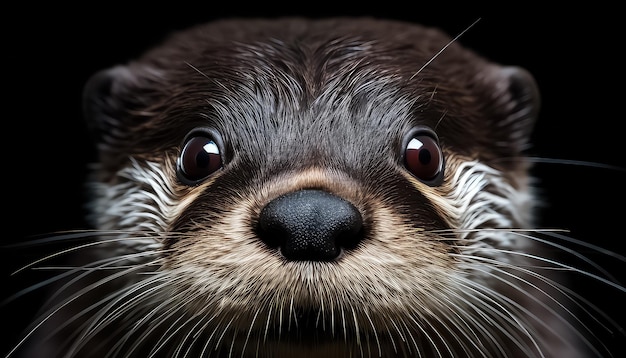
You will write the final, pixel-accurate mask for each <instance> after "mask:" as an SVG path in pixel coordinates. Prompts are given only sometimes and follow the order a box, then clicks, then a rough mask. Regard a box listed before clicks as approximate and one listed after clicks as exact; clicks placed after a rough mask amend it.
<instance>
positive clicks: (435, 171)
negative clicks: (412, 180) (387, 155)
mask: <svg viewBox="0 0 626 358" xmlns="http://www.w3.org/2000/svg"><path fill="white" fill-rule="evenodd" d="M402 156H403V158H404V166H405V167H406V169H407V170H408V171H409V172H410V173H411V174H413V176H414V177H416V178H417V179H419V180H420V181H421V182H423V183H425V184H428V185H431V186H434V185H439V184H440V183H441V181H442V179H443V171H444V157H443V152H442V150H441V146H440V145H439V141H438V139H437V136H436V135H435V133H434V132H433V131H432V130H430V129H428V128H425V127H417V128H415V129H413V130H412V131H411V132H410V133H409V135H407V136H406V137H405V142H404V152H403V154H402Z"/></svg>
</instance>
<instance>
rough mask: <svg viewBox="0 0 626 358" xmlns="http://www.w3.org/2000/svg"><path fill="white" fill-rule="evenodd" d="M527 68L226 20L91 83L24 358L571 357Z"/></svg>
mask: <svg viewBox="0 0 626 358" xmlns="http://www.w3.org/2000/svg"><path fill="white" fill-rule="evenodd" d="M539 106H540V99H539V91H538V88H537V85H536V83H535V81H534V79H533V77H532V75H531V74H530V73H529V72H527V71H526V70H524V69H522V68H519V67H515V66H508V65H502V64H498V63H494V62H491V61H490V60H488V59H486V58H483V57H482V56H480V55H479V54H477V53H475V52H473V51H471V50H470V49H467V48H465V47H463V46H462V45H461V44H460V43H459V41H458V40H457V39H455V38H452V37H451V36H449V35H447V34H445V33H443V32H442V31H440V30H438V29H434V28H428V27H424V26H420V25H418V24H413V23H406V22H400V21H393V20H383V19H374V18H328V19H316V20H312V19H306V18H295V17H287V18H277V19H224V20H217V21H213V22H210V23H207V24H202V25H197V26H194V27H192V28H190V29H187V30H183V31H180V32H177V33H174V34H172V35H171V36H170V37H168V38H167V39H166V40H165V41H164V42H163V43H162V44H160V45H158V46H156V47H154V48H153V49H151V50H149V51H147V52H146V53H145V54H144V55H142V56H140V57H139V58H137V59H134V60H132V61H129V62H128V63H125V64H120V65H118V66H114V67H112V68H109V69H105V70H103V71H102V72H99V73H97V74H95V75H94V76H93V77H92V78H91V79H90V80H89V82H88V83H87V84H86V86H85V92H84V114H85V118H86V120H87V122H88V124H89V127H90V129H91V132H92V133H93V138H94V141H95V143H96V144H97V149H98V162H97V163H94V166H93V168H92V169H93V170H92V175H91V177H90V181H89V194H90V199H91V200H90V201H89V203H88V204H87V205H88V208H89V210H90V215H89V220H90V222H91V223H92V224H93V228H94V230H93V231H88V232H85V233H82V234H81V235H82V236H83V238H85V239H86V240H85V241H84V242H83V243H81V244H80V245H76V246H73V247H71V248H68V249H67V250H65V251H63V256H64V257H67V262H68V265H67V268H66V269H65V270H64V271H62V272H61V273H57V276H55V277H54V278H53V279H52V282H51V284H50V286H51V287H50V299H49V301H48V303H47V305H46V306H45V307H43V308H42V313H41V315H40V319H39V320H38V321H37V322H36V323H35V324H34V328H33V329H32V330H29V331H28V333H27V334H26V337H25V340H24V341H23V342H21V343H20V345H18V347H16V351H15V352H13V353H14V354H15V355H17V354H18V353H20V352H25V353H24V354H25V356H27V357H42V356H46V357H326V358H330V357H396V356H397V357H569V358H572V357H585V356H588V354H596V355H598V356H600V355H602V352H601V351H599V350H597V349H596V348H594V344H593V340H592V339H588V338H585V337H587V336H588V335H589V333H590V332H588V330H586V329H585V327H584V326H583V325H582V324H580V322H579V321H578V319H577V317H576V315H575V311H574V310H573V309H572V307H575V306H576V305H577V296H576V295H575V294H572V293H570V292H568V291H567V290H566V289H564V287H566V285H567V281H566V280H565V279H564V276H563V275H562V274H560V273H559V271H561V270H564V269H566V268H567V266H566V264H563V263H560V262H559V261H558V260H557V259H555V257H553V252H555V251H558V247H557V246H556V245H554V244H552V243H551V241H550V235H549V234H550V233H549V232H542V231H541V230H537V229H536V226H535V219H534V218H535V208H536V206H537V204H538V202H539V201H540V199H539V198H538V197H537V195H535V190H534V187H533V178H532V177H531V175H530V173H529V170H530V168H531V161H530V160H528V159H527V156H526V151H527V149H528V148H529V145H530V142H529V140H530V134H531V133H532V130H533V124H534V123H535V120H536V118H537V115H538V113H539Z"/></svg>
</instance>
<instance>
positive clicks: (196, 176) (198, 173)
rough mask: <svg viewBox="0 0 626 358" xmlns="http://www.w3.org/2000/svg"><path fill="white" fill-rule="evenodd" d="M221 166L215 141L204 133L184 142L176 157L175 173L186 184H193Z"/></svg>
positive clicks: (220, 158)
mask: <svg viewBox="0 0 626 358" xmlns="http://www.w3.org/2000/svg"><path fill="white" fill-rule="evenodd" d="M221 167H222V157H221V155H220V149H219V146H218V145H217V143H216V142H215V141H214V140H213V139H212V138H211V137H209V136H208V135H207V134H205V133H198V135H197V136H195V137H191V138H190V139H188V140H187V141H186V142H185V145H184V146H183V150H182V152H181V154H180V158H179V159H178V168H177V174H178V177H179V178H180V179H181V181H183V182H185V183H186V184H195V183H198V182H199V181H201V180H203V179H205V178H206V177H208V176H209V175H211V174H213V173H214V172H216V171H217V170H218V169H220V168H221Z"/></svg>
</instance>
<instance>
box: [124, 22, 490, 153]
mask: <svg viewBox="0 0 626 358" xmlns="http://www.w3.org/2000/svg"><path fill="white" fill-rule="evenodd" d="M298 23H299V24H300V25H299V26H305V25H302V23H300V22H298ZM286 24H287V25H285V24H283V27H280V26H275V25H272V26H269V25H268V24H264V25H267V26H266V27H267V28H266V27H263V30H258V31H248V33H247V36H246V37H243V36H241V35H240V33H242V32H246V30H249V29H252V28H254V25H255V23H254V22H253V23H252V25H250V24H248V23H244V24H242V26H244V28H243V29H240V30H241V31H233V32H232V33H229V32H228V31H226V30H224V28H226V29H228V28H229V26H230V24H229V23H228V22H226V23H223V24H221V26H216V25H213V27H208V28H198V29H196V31H191V32H187V33H185V34H184V35H185V36H174V37H172V38H171V39H170V41H168V42H166V43H165V45H164V46H162V47H160V48H158V49H155V50H154V51H152V52H149V53H148V54H147V55H146V56H144V57H143V58H142V59H140V60H139V61H137V62H134V63H131V64H130V66H129V69H130V70H131V71H132V73H133V75H132V76H133V77H134V81H135V82H136V83H137V88H131V89H129V94H130V95H132V96H135V97H138V96H145V97H144V98H145V100H140V101H138V103H137V104H136V105H134V106H133V110H134V112H133V113H128V114H127V115H130V116H131V117H132V116H135V117H140V115H139V116H138V115H137V113H144V114H146V116H145V117H143V118H136V119H135V120H134V122H135V123H140V125H138V126H137V127H136V131H135V132H133V131H132V128H131V131H127V132H126V133H127V134H128V135H129V136H132V135H133V134H134V136H133V137H134V138H133V139H132V143H133V146H132V147H130V148H129V150H132V151H134V152H136V153H137V152H138V153H141V152H140V151H141V148H145V150H144V152H145V153H148V152H154V150H155V149H157V148H159V149H161V148H167V147H173V146H178V145H180V142H181V140H182V138H183V137H184V136H185V135H186V133H188V132H189V131H190V130H191V129H193V128H194V127H202V126H206V127H213V128H215V129H216V130H218V131H219V132H220V133H221V134H222V135H223V136H224V141H225V146H226V155H231V156H236V155H237V156H239V158H240V159H241V160H245V161H248V162H253V163H254V162H258V161H259V160H262V159H263V158H268V160H269V162H272V163H277V162H279V161H280V159H281V158H286V155H287V154H288V158H289V159H288V161H289V162H291V163H303V162H306V161H319V160H325V158H326V159H328V158H335V160H342V159H347V160H350V161H353V160H355V159H357V160H358V159H359V158H363V159H365V158H367V157H370V156H372V155H379V156H378V157H370V161H373V160H374V159H376V160H375V162H381V159H383V157H382V156H386V157H389V155H390V151H392V152H393V153H396V152H397V151H398V150H399V145H400V142H401V139H402V135H403V134H404V133H406V132H407V131H408V130H409V129H410V128H411V127H413V126H416V125H425V126H428V127H430V128H434V127H435V126H436V125H438V122H441V123H439V124H440V125H442V126H443V129H444V130H445V127H449V126H453V127H454V126H456V127H461V128H463V127H468V126H469V125H470V124H471V123H472V122H473V121H477V118H478V117H479V116H480V115H481V113H480V107H479V103H480V99H481V95H482V93H480V84H478V85H477V84H476V81H475V80H474V77H476V76H478V73H479V71H478V68H479V67H480V66H479V65H480V64H481V61H482V60H481V59H479V58H477V57H476V56H474V55H472V54H470V53H469V52H467V51H464V50H462V49H461V48H460V47H458V46H457V45H456V44H455V43H453V44H452V45H451V46H450V48H447V49H446V52H447V53H445V54H442V55H440V56H439V57H438V58H437V61H433V62H432V63H429V65H428V66H426V67H425V68H422V67H423V66H424V65H425V64H426V63H428V62H429V61H431V60H432V59H433V58H434V56H435V55H436V54H437V53H438V51H439V50H441V48H443V47H444V46H446V45H448V44H449V43H450V40H449V39H448V38H447V37H445V36H444V35H443V34H440V33H438V32H434V31H432V30H425V29H423V28H420V27H408V29H406V28H405V29H403V30H404V31H403V32H399V31H396V32H394V31H375V29H370V28H367V27H346V26H344V27H343V28H342V27H341V26H339V29H337V30H336V31H333V33H329V32H328V29H327V27H326V26H329V24H325V26H323V25H324V24H319V23H315V25H313V24H310V25H308V26H309V27H306V26H305V28H300V27H297V26H296V27H294V26H295V25H292V26H291V27H290V25H289V24H291V23H290V22H287V23H286ZM305 24H306V23H305ZM338 25H340V24H338ZM246 27H248V28H246ZM287 29H290V30H292V31H288V30H287ZM218 30H219V31H218ZM392 30H393V29H392ZM220 31H222V32H220ZM407 31H408V34H407ZM396 33H398V35H394V34H396ZM425 33H428V35H429V36H425ZM449 62H455V63H456V64H457V66H450V64H449ZM458 67H461V68H463V70H464V71H463V72H460V73H459V72H458V71H457V72H455V70H454V69H455V68H458ZM420 69H421V70H420ZM418 71H419V73H418ZM472 82H473V83H472ZM471 86H473V87H475V88H478V89H479V90H478V91H474V92H473V93H471V92H470V91H469V88H470V87H471ZM442 92H443V93H442ZM146 93H148V94H147V95H146ZM443 95H446V96H447V98H449V100H447V101H446V102H442V101H441V100H440V99H439V98H440V97H441V96H443ZM456 101H461V102H462V103H460V105H459V103H455V102H456ZM459 107H462V111H460V110H459ZM445 116H447V117H448V118H451V119H449V120H448V119H447V120H446V121H441V119H442V118H443V117H445ZM130 122H133V120H131V121H130ZM146 122H149V123H146ZM457 132H458V131H457ZM454 133H455V132H451V133H450V132H449V133H448V138H449V139H447V140H453V139H454V138H453V136H454ZM172 134H177V135H172ZM465 142H466V143H465V144H464V145H463V146H460V147H465V148H467V149H468V151H469V148H470V147H472V146H474V145H475V143H473V142H471V141H467V140H465ZM337 143H340V145H337ZM259 153H264V156H263V158H260V157H259V155H258V154H259ZM133 154H134V153H133ZM245 156H248V157H247V158H246V157H245ZM349 157H353V158H352V159H350V158H349ZM265 164H266V163H265V162H264V163H263V165H265Z"/></svg>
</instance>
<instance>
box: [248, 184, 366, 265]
mask: <svg viewBox="0 0 626 358" xmlns="http://www.w3.org/2000/svg"><path fill="white" fill-rule="evenodd" d="M362 224H363V220H362V218H361V214H360V213H359V211H358V210H357V208H355V207H354V205H352V204H351V203H350V202H348V201H347V200H345V199H342V198H340V197H338V196H336V195H333V194H330V193H328V192H325V191H322V190H300V191H296V192H292V193H289V194H286V195H283V196H280V197H278V198H276V199H274V200H273V201H271V202H270V203H269V204H267V205H266V206H265V207H264V208H263V210H261V215H260V217H259V236H260V237H261V239H262V240H263V241H265V242H266V243H267V244H268V245H270V246H272V247H280V251H281V253H282V254H283V255H284V256H285V257H286V258H287V259H289V260H308V261H330V260H333V259H335V258H337V257H338V256H339V254H340V253H341V250H342V248H354V247H356V245H357V244H358V242H359V240H360V238H361V236H362V232H361V227H362Z"/></svg>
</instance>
